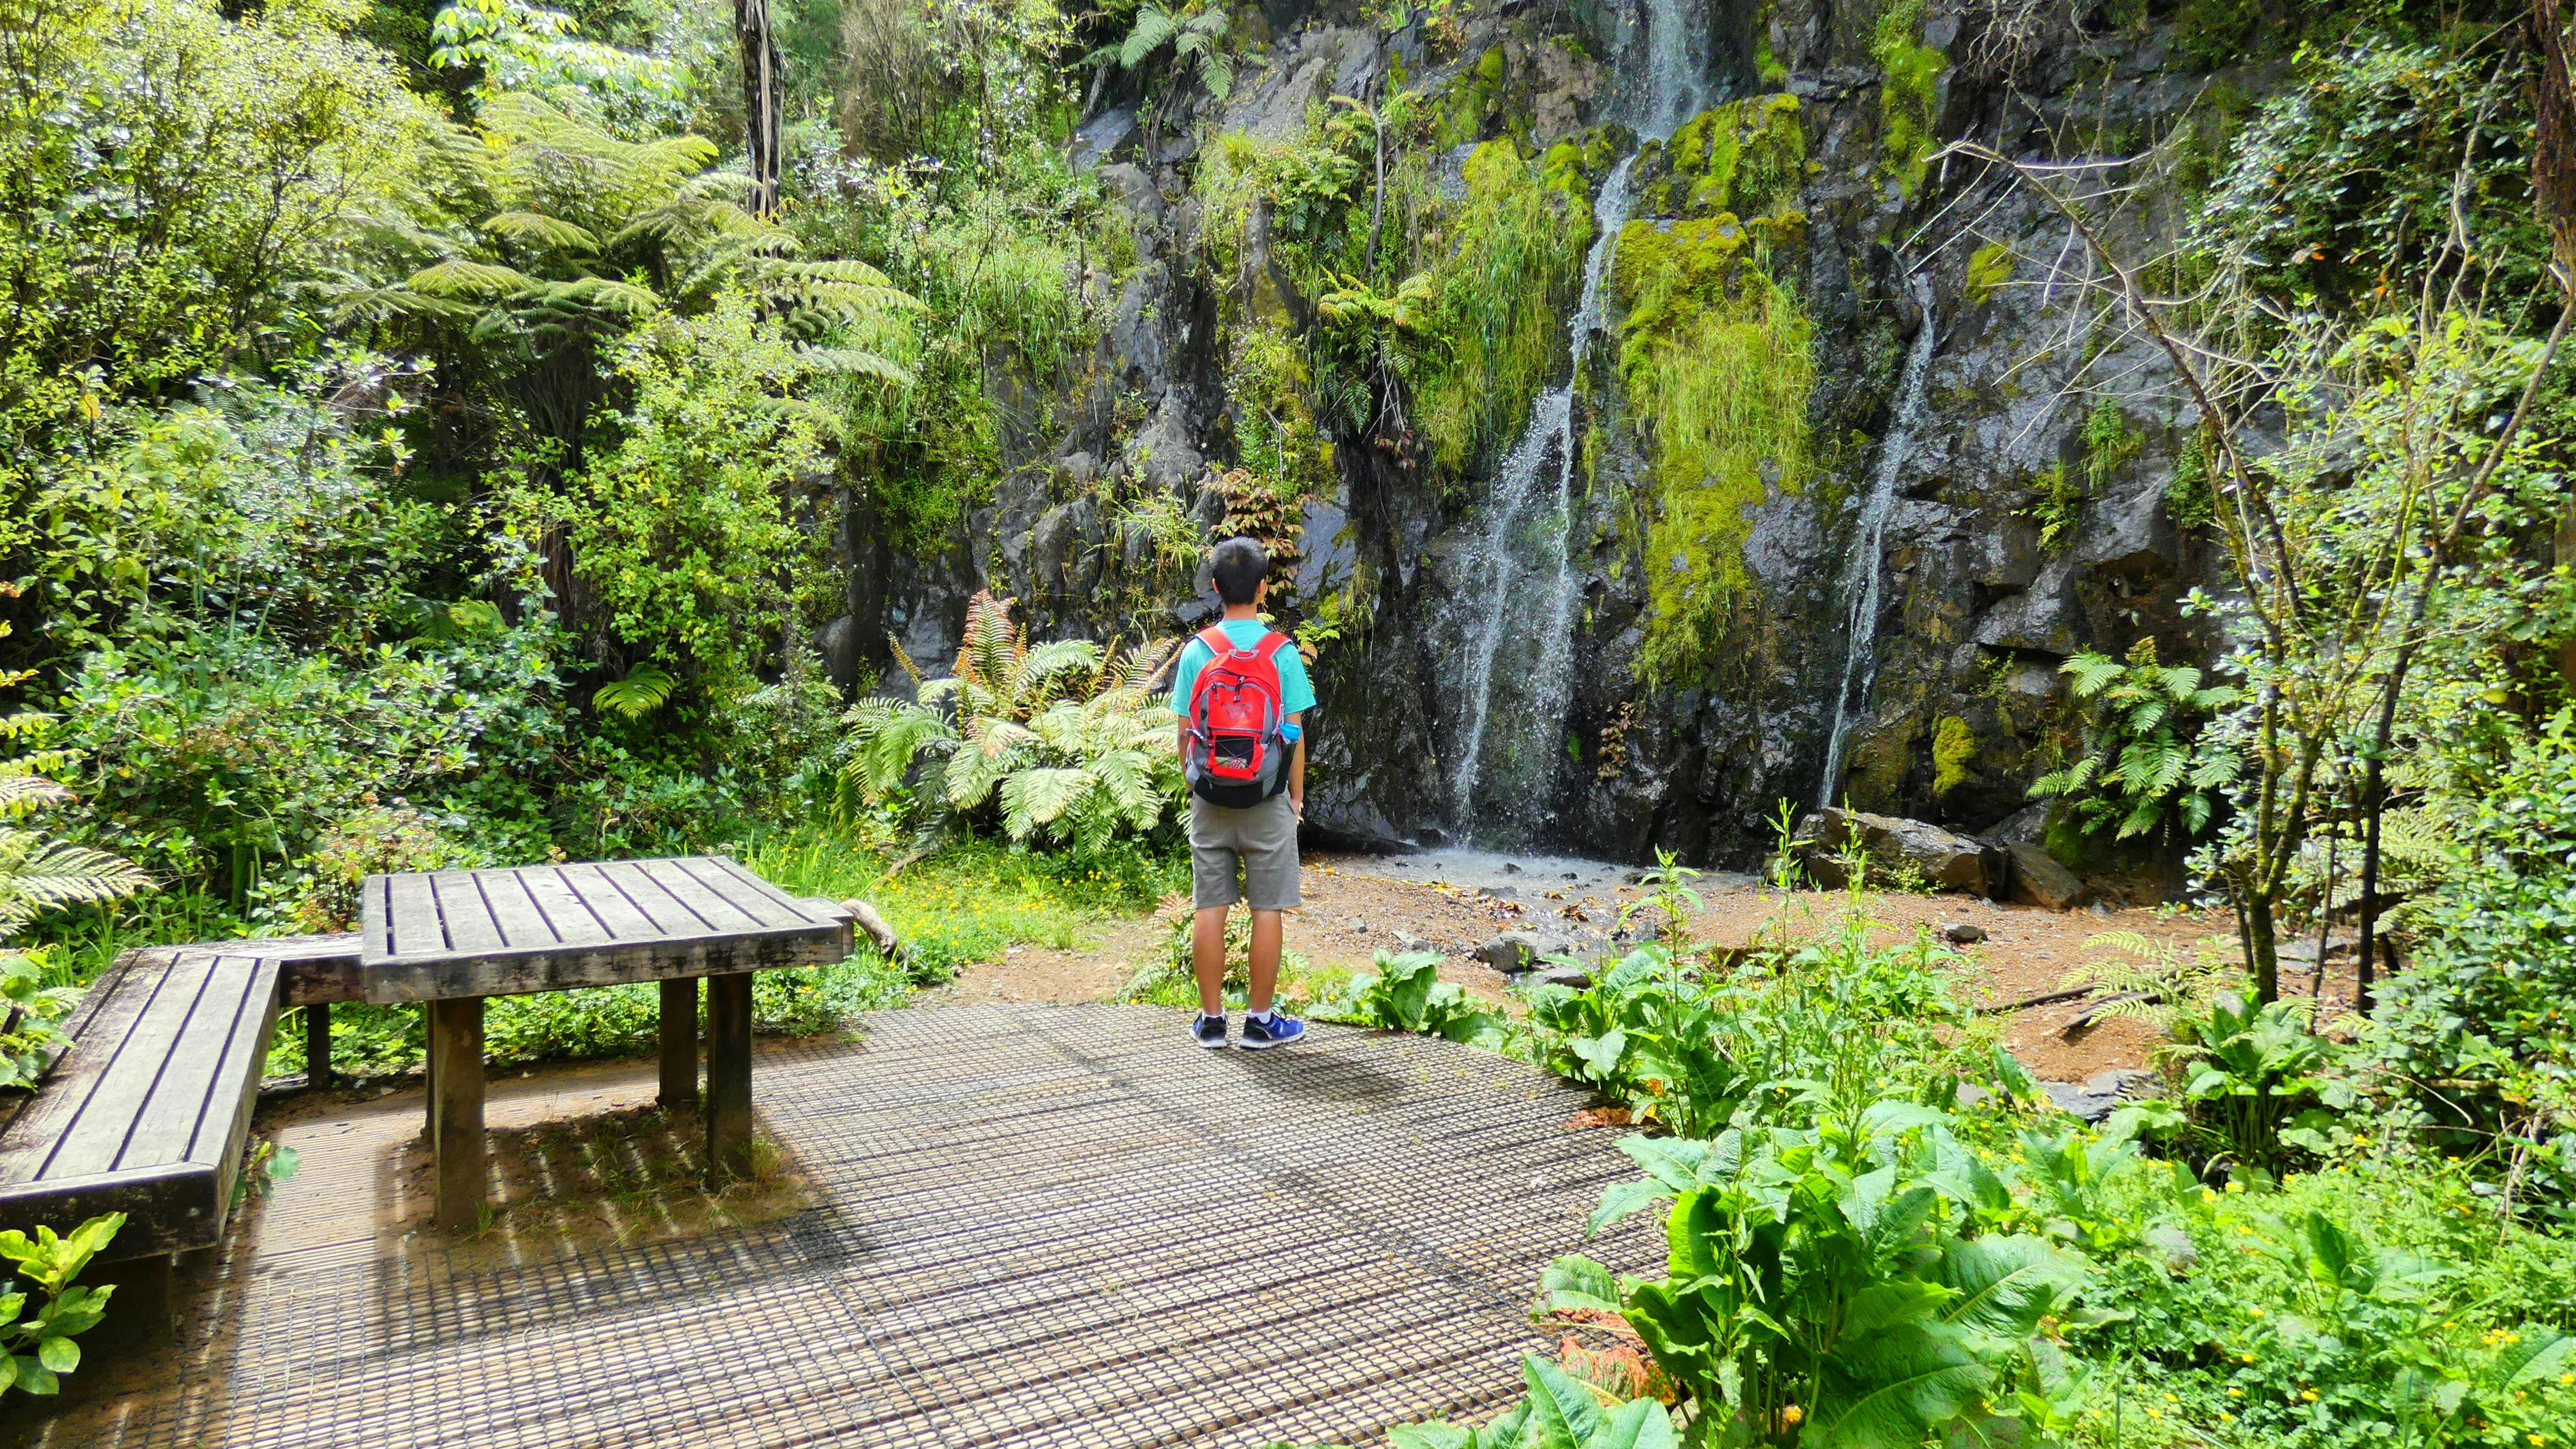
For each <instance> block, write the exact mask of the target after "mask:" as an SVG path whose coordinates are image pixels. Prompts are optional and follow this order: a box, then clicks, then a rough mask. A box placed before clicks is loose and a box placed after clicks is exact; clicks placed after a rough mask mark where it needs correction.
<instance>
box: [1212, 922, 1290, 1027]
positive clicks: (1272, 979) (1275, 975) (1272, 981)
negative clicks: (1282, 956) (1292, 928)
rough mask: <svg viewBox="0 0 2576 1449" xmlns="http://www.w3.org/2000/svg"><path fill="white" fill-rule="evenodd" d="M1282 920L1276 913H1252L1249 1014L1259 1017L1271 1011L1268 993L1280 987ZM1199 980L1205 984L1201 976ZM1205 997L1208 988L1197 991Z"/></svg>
mask: <svg viewBox="0 0 2576 1449" xmlns="http://www.w3.org/2000/svg"><path fill="white" fill-rule="evenodd" d="M1282 919H1283V916H1282V913H1280V912H1278V911H1254V912H1253V913H1252V1014H1253V1015H1255V1016H1260V1015H1262V1014H1264V1013H1266V1012H1268V1011H1269V1010H1270V993H1271V992H1272V991H1274V990H1276V989H1277V988H1278V986H1279V937H1280V925H1281V921H1282ZM1199 980H1200V981H1201V982H1202V983H1204V982H1205V981H1206V980H1207V975H1206V973H1205V972H1201V973H1200V975H1199ZM1199 990H1200V992H1201V994H1205V992H1206V990H1207V987H1206V986H1205V985H1204V984H1202V985H1201V986H1200V988H1199Z"/></svg>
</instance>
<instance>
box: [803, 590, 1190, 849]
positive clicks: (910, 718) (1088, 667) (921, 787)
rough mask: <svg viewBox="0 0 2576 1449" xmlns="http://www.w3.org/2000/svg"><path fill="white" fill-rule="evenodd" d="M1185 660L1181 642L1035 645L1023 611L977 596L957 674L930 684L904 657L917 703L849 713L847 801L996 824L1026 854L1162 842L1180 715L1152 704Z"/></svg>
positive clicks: (885, 701) (1177, 780)
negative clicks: (903, 799) (1024, 845)
mask: <svg viewBox="0 0 2576 1449" xmlns="http://www.w3.org/2000/svg"><path fill="white" fill-rule="evenodd" d="M1173 652H1174V651H1173V646H1172V643H1171V641H1169V640H1160V641H1149V642H1147V643H1142V644H1138V645H1136V646H1135V647H1134V648H1132V649H1130V650H1128V651H1127V652H1126V653H1125V654H1123V655H1116V654H1113V653H1112V651H1110V650H1105V649H1103V648H1102V647H1101V646H1100V645H1098V644H1095V643H1093V642H1091V641H1090V640H1087V639H1065V640H1058V641H1056V642H1054V643H1050V644H1038V645H1031V644H1030V643H1029V640H1028V633H1027V631H1026V629H1024V628H1023V627H1021V626H1020V625H1018V624H1015V623H1013V622H1012V621H1011V601H1010V600H1008V599H996V598H994V597H992V596H991V595H990V594H978V595H976V596H975V598H974V600H973V601H972V602H971V603H970V604H969V605H968V606H967V611H966V631H965V637H964V640H963V642H961V643H960V644H959V646H958V651H957V661H956V666H955V671H954V672H953V673H952V674H950V675H949V676H948V677H947V678H944V679H934V680H925V679H923V678H922V677H921V674H920V671H919V670H917V669H914V668H913V665H912V661H911V660H910V659H909V658H905V657H904V656H903V655H902V650H901V647H900V646H896V655H897V658H898V660H899V661H900V662H901V663H902V664H903V666H904V668H905V670H906V671H907V672H908V673H910V674H911V675H912V677H913V680H914V682H915V684H916V685H917V688H916V690H915V694H914V697H913V698H912V699H910V700H898V699H892V698H886V697H878V698H873V699H865V700H861V701H860V702H859V703H858V704H857V705H856V706H854V707H852V709H851V710H850V712H849V714H848V716H847V722H848V724H849V727H850V739H849V752H848V754H847V756H846V763H845V764H844V766H843V769H842V774H841V782H842V789H843V791H844V796H845V798H846V799H848V800H850V801H853V802H864V803H867V804H881V803H885V802H888V801H891V800H893V799H894V798H895V797H896V795H897V793H898V792H907V793H908V797H909V800H910V801H911V802H912V804H913V805H914V806H915V808H916V809H918V810H920V811H921V812H922V813H923V818H924V819H933V818H937V817H939V816H942V815H948V814H954V815H957V816H960V817H963V818H966V819H968V820H972V821H982V822H995V821H997V823H998V824H999V825H1000V826H1001V828H1002V829H1003V830H1004V831H1005V832H1006V833H1007V834H1008V835H1009V836H1010V838H1011V839H1012V840H1014V841H1020V842H1026V841H1029V840H1031V839H1034V838H1043V839H1045V840H1047V841H1050V842H1053V843H1057V844H1069V845H1073V846H1075V847H1077V848H1079V849H1081V850H1085V851H1096V850H1099V849H1102V848H1104V847H1106V846H1107V845H1108V844H1109V843H1110V842H1111V841H1113V840H1116V839H1118V838H1120V837H1121V836H1126V835H1145V834H1149V833H1151V832H1152V831H1154V829H1155V828H1156V827H1157V826H1158V825H1160V824H1161V823H1163V821H1164V819H1165V810H1166V808H1167V807H1170V806H1173V805H1176V804H1177V802H1178V801H1179V800H1180V798H1181V795H1182V792H1183V788H1184V787H1183V781H1182V779H1181V767H1180V757H1179V755H1178V753H1177V751H1176V749H1175V748H1174V734H1173V724H1172V715H1171V713H1170V711H1168V710H1167V709H1165V708H1164V707H1163V701H1162V700H1161V699H1160V698H1158V697H1157V696H1156V695H1155V694H1154V693H1153V686H1154V684H1155V682H1156V681H1157V680H1158V679H1159V678H1160V676H1161V674H1162V671H1163V668H1164V666H1165V665H1166V664H1168V663H1169V662H1170V661H1171V658H1172V654H1173ZM919 767H926V770H925V773H924V776H923V778H921V779H919V780H918V781H916V780H914V778H913V776H914V772H915V770H916V768H919Z"/></svg>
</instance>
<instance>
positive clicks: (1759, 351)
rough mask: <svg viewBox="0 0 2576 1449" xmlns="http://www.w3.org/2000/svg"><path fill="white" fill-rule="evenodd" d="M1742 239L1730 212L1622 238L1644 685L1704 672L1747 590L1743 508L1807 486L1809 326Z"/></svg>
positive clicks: (1623, 361) (1634, 225)
mask: <svg viewBox="0 0 2576 1449" xmlns="http://www.w3.org/2000/svg"><path fill="white" fill-rule="evenodd" d="M1753 242H1754V233H1753V232H1752V231H1751V230H1750V229H1749V228H1748V227H1746V226H1745V225H1744V224H1743V223H1742V222H1740V221H1738V220H1737V219H1736V218H1735V217H1734V216H1732V215H1724V216H1718V217H1715V218H1711V219H1708V220H1705V221H1680V222H1674V223H1672V224H1671V225H1670V227H1669V228H1668V229H1667V228H1664V227H1659V226H1657V225H1656V224H1655V223H1653V222H1643V221H1640V222H1631V223H1629V224H1628V228H1627V230H1626V231H1624V232H1622V233H1621V234H1620V239H1619V261H1618V269H1617V272H1616V275H1615V278H1614V280H1615V282H1616V285H1617V288H1618V295H1619V298H1620V301H1621V302H1622V303H1623V304H1624V307H1625V315H1624V317H1623V318H1622V321H1621V343H1620V354H1619V367H1620V378H1621V381H1622V383H1623V384H1624V385H1625V386H1626V389H1627V394H1628V402H1629V407H1630V409H1631V411H1632V413H1633V414H1634V415H1635V416H1636V417H1638V418H1640V419H1642V420H1644V423H1645V426H1646V429H1647V431H1648V434H1649V439H1650V454H1649V455H1650V457H1651V458H1652V460H1653V473H1652V499H1651V503H1650V518H1649V521H1648V524H1647V527H1646V549H1645V555H1646V556H1645V574H1646V577H1645V584H1646V592H1647V597H1648V600H1649V609H1648V615H1647V620H1646V639H1645V643H1644V645H1643V647H1642V648H1641V649H1640V650H1639V652H1638V659H1637V669H1638V673H1639V674H1640V675H1641V676H1642V677H1644V678H1646V679H1647V680H1649V681H1651V682H1658V683H1668V682H1678V681H1682V680H1685V679H1689V678H1693V677H1696V676H1698V675H1699V674H1701V673H1702V672H1703V669H1704V666H1705V662H1706V660H1707V658H1708V656H1709V655H1710V653H1711V652H1712V651H1713V650H1714V649H1715V648H1716V646H1717V645H1718V644H1719V643H1720V642H1721V640H1722V638H1723V635H1724V631H1725V628H1726V623H1727V619H1728V617H1729V614H1730V612H1731V606H1732V603H1733V601H1734V600H1735V599H1736V598H1737V597H1738V596H1740V595H1741V594H1742V593H1743V592H1744V591H1745V589H1746V587H1747V586H1748V584H1749V583H1750V578H1749V576H1748V574H1747V573H1746V571H1745V567H1744V559H1743V545H1744V540H1745V537H1746V535H1747V534H1748V533H1749V532H1750V531H1751V523H1750V520H1749V518H1748V514H1749V511H1750V510H1751V509H1753V508H1754V507H1756V506H1757V505H1759V504H1760V503H1761V502H1762V501H1763V499H1764V498H1765V497H1766V496H1767V494H1768V492H1769V490H1770V488H1771V487H1773V486H1774V485H1776V486H1778V487H1779V488H1781V489H1782V490H1783V491H1787V492H1796V491H1798V490H1799V489H1800V488H1802V487H1803V485H1804V482H1805V477H1806V472H1807V400H1808V397H1809V395H1810V394H1811V393H1812V392H1813V391H1814V388H1815V359H1814V354H1813V350H1812V348H1811V345H1810V337H1809V330H1810V329H1809V325H1808V321H1807V317H1806V313H1805V312H1804V310H1803V309H1801V308H1800V307H1799V305H1798V302H1797V299H1796V298H1795V297H1794V296H1792V295H1791V294H1790V293H1789V292H1788V291H1787V289H1785V288H1783V287H1781V286H1780V285H1779V284H1778V283H1775V282H1774V281H1772V279H1771V277H1770V275H1769V274H1768V273H1767V272H1766V271H1765V270H1764V269H1763V268H1762V266H1761V265H1759V264H1758V261H1757V259H1756V256H1755V252H1756V251H1757V250H1758V248H1756V247H1754V245H1753Z"/></svg>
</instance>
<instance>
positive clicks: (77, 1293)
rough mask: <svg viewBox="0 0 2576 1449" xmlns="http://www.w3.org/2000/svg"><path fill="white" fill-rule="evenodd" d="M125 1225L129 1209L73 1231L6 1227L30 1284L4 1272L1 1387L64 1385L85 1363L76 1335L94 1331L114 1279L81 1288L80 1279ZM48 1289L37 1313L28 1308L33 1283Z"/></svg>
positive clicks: (9, 1246)
mask: <svg viewBox="0 0 2576 1449" xmlns="http://www.w3.org/2000/svg"><path fill="white" fill-rule="evenodd" d="M124 1226H125V1214H123V1213H109V1214H107V1215H105V1216H103V1217H95V1218H91V1219H90V1220H89V1221H87V1222H85V1223H82V1224H81V1225H80V1226H79V1227H77V1228H74V1229H72V1230H71V1232H70V1234H68V1235H62V1234H57V1233H56V1232H55V1231H54V1230H53V1229H52V1228H47V1227H39V1228H37V1229H36V1236H35V1237H33V1238H29V1237H28V1236H27V1235H26V1234H25V1233H22V1232H19V1231H18V1230H17V1229H15V1228H12V1229H10V1230H9V1231H7V1232H5V1233H0V1258H6V1259H8V1260H9V1262H10V1263H11V1265H12V1271H13V1272H14V1274H15V1275H16V1276H17V1277H19V1278H23V1279H25V1280H26V1282H27V1288H24V1289H22V1288H20V1287H18V1285H17V1284H16V1283H15V1282H13V1281H11V1280H9V1279H7V1278H0V1394H5V1393H7V1392H8V1391H9V1390H10V1389H12V1388H15V1389H20V1390H23V1391H25V1392H27V1393H30V1394H51V1393H56V1392H59V1391H60V1389H61V1387H62V1382H61V1375H63V1374H67V1373H70V1372H71V1371H72V1370H74V1369H76V1368H79V1367H80V1361H81V1351H80V1345H79V1344H77V1343H74V1342H72V1338H73V1335H75V1334H81V1333H87V1332H88V1331H89V1330H91V1329H92V1328H95V1327H97V1326H98V1321H99V1320H100V1319H101V1318H103V1317H105V1316H106V1313H107V1300H108V1299H109V1298H110V1297H111V1296H113V1295H114V1294H115V1292H116V1289H115V1288H114V1286H112V1285H111V1286H109V1287H105V1288H81V1287H76V1286H74V1285H73V1283H72V1279H74V1278H76V1277H78V1276H79V1275H80V1270H81V1269H83V1268H85V1267H87V1266H89V1261H90V1259H92V1258H94V1257H96V1256H98V1254H99V1252H100V1251H101V1250H102V1249H104V1248H106V1246H107V1245H108V1243H109V1242H110V1241H112V1240H113V1239H114V1238H115V1237H116V1234H117V1230H118V1229H120V1228H122V1227H124ZM30 1289H32V1290H33V1291H34V1292H35V1293H38V1294H42V1295H43V1298H42V1300H41V1301H40V1302H39V1303H38V1304H37V1305H36V1310H35V1312H33V1313H29V1312H28V1311H27V1307H28V1304H27V1299H28V1297H29V1290H30Z"/></svg>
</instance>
